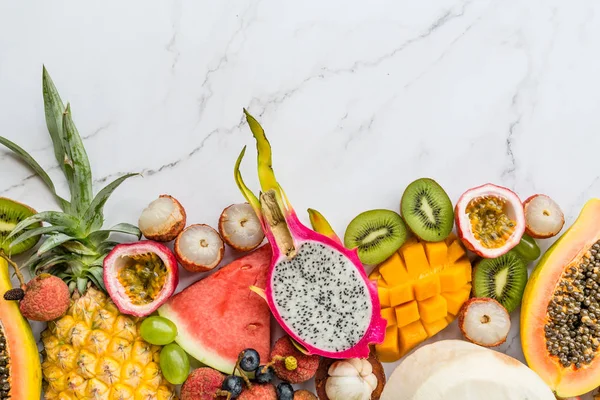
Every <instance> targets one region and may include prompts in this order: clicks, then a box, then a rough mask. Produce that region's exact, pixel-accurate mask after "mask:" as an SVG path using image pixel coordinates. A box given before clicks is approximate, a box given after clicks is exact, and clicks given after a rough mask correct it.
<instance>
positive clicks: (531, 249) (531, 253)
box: [513, 233, 541, 262]
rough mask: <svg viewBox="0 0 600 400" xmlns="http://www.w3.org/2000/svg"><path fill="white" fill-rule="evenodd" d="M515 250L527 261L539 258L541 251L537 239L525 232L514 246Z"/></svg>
mask: <svg viewBox="0 0 600 400" xmlns="http://www.w3.org/2000/svg"><path fill="white" fill-rule="evenodd" d="M513 250H514V252H515V253H517V254H518V255H519V256H521V258H522V259H523V260H525V261H527V262H530V261H534V260H537V258H538V257H539V256H540V253H541V251H540V248H539V246H538V245H537V243H536V242H535V239H534V238H532V237H531V236H529V235H528V234H526V233H525V234H523V237H522V238H521V241H520V242H519V244H518V245H516V246H515V247H514V248H513Z"/></svg>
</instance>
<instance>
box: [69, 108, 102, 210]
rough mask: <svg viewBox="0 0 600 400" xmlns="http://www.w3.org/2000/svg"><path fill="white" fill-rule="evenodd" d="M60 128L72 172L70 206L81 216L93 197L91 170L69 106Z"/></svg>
mask: <svg viewBox="0 0 600 400" xmlns="http://www.w3.org/2000/svg"><path fill="white" fill-rule="evenodd" d="M62 127H63V133H64V144H65V155H66V158H65V163H66V164H69V166H71V167H72V168H73V170H74V173H73V179H72V180H71V181H69V187H70V188H71V205H72V206H73V211H74V212H75V213H76V215H78V216H82V215H83V213H85V211H86V210H87V209H88V207H89V206H90V203H91V202H92V198H93V196H94V194H93V192H92V170H91V168H90V161H89V159H88V156H87V153H86V151H85V147H84V146H83V142H82V141H81V136H79V132H78V131H77V128H76V127H75V124H74V123H73V118H72V117H71V105H70V104H67V108H66V109H65V112H64V114H63V120H62Z"/></svg>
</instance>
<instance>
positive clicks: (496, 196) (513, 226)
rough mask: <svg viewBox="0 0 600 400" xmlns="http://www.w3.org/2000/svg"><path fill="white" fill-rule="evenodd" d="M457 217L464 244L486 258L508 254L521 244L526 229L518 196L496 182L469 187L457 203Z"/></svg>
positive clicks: (460, 235) (457, 224) (459, 232)
mask: <svg viewBox="0 0 600 400" xmlns="http://www.w3.org/2000/svg"><path fill="white" fill-rule="evenodd" d="M455 218H456V226H457V228H458V234H459V237H460V238H461V240H462V241H463V243H464V244H465V246H466V247H467V248H468V249H469V250H471V251H473V252H474V253H476V254H478V255H480V256H481V257H484V258H496V257H499V256H501V255H503V254H505V253H506V252H508V251H509V250H510V249H512V248H513V247H515V246H516V245H517V244H519V241H520V240H521V237H522V236H523V232H524V231H525V216H524V214H523V206H522V204H521V200H520V199H519V197H518V196H517V195H516V194H515V193H513V192H512V191H511V190H509V189H507V188H504V187H501V186H497V185H493V184H486V185H483V186H479V187H476V188H473V189H470V190H467V191H466V192H465V193H464V194H463V195H462V196H461V198H460V199H459V201H458V203H457V204H456V210H455Z"/></svg>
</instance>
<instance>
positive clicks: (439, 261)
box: [369, 236, 471, 362]
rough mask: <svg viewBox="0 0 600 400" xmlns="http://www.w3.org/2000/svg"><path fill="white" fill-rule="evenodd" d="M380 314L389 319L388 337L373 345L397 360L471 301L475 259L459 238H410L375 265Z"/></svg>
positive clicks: (385, 356) (386, 358)
mask: <svg viewBox="0 0 600 400" xmlns="http://www.w3.org/2000/svg"><path fill="white" fill-rule="evenodd" d="M369 279H371V280H372V281H374V282H376V283H377V286H378V293H379V300H380V303H381V307H382V308H381V315H382V316H383V317H384V318H385V319H386V320H388V327H387V329H386V337H385V341H384V342H383V343H382V344H380V345H376V346H375V350H376V351H377V355H378V356H379V357H380V359H381V360H382V361H385V362H393V361H397V360H398V359H400V358H401V357H402V356H404V355H405V354H406V353H408V352H409V351H411V350H412V349H413V348H414V347H415V346H417V345H418V344H419V343H421V342H423V341H424V340H426V339H427V338H430V337H432V336H434V335H435V334H437V333H438V332H440V331H441V330H442V329H444V328H445V327H446V326H448V324H449V323H450V322H452V321H453V320H454V319H455V318H456V315H457V314H458V310H459V309H460V307H461V306H462V305H463V303H464V302H465V301H467V300H468V299H469V294H470V291H471V263H470V262H469V259H468V258H467V254H466V252H465V249H464V248H463V246H462V244H461V241H460V239H458V238H457V237H456V236H452V237H449V238H448V239H447V240H445V241H443V242H436V243H430V242H424V241H417V240H416V239H413V240H409V241H408V242H407V243H405V244H404V245H403V246H402V247H401V248H400V249H399V250H398V252H397V253H395V254H394V255H392V256H391V257H390V258H389V259H387V260H386V261H384V262H383V263H382V264H380V265H379V267H378V268H375V270H373V272H372V273H371V275H370V276H369Z"/></svg>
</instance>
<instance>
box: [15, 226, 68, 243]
mask: <svg viewBox="0 0 600 400" xmlns="http://www.w3.org/2000/svg"><path fill="white" fill-rule="evenodd" d="M66 231H67V228H66V227H64V226H54V225H51V226H43V227H41V228H35V229H31V230H29V231H26V232H24V233H23V234H21V235H19V236H18V237H17V238H16V239H15V240H14V241H13V242H12V243H11V244H10V247H13V246H16V245H18V244H19V243H22V242H24V241H25V240H27V239H29V238H32V237H36V236H39V235H47V234H49V233H65V232H66Z"/></svg>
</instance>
